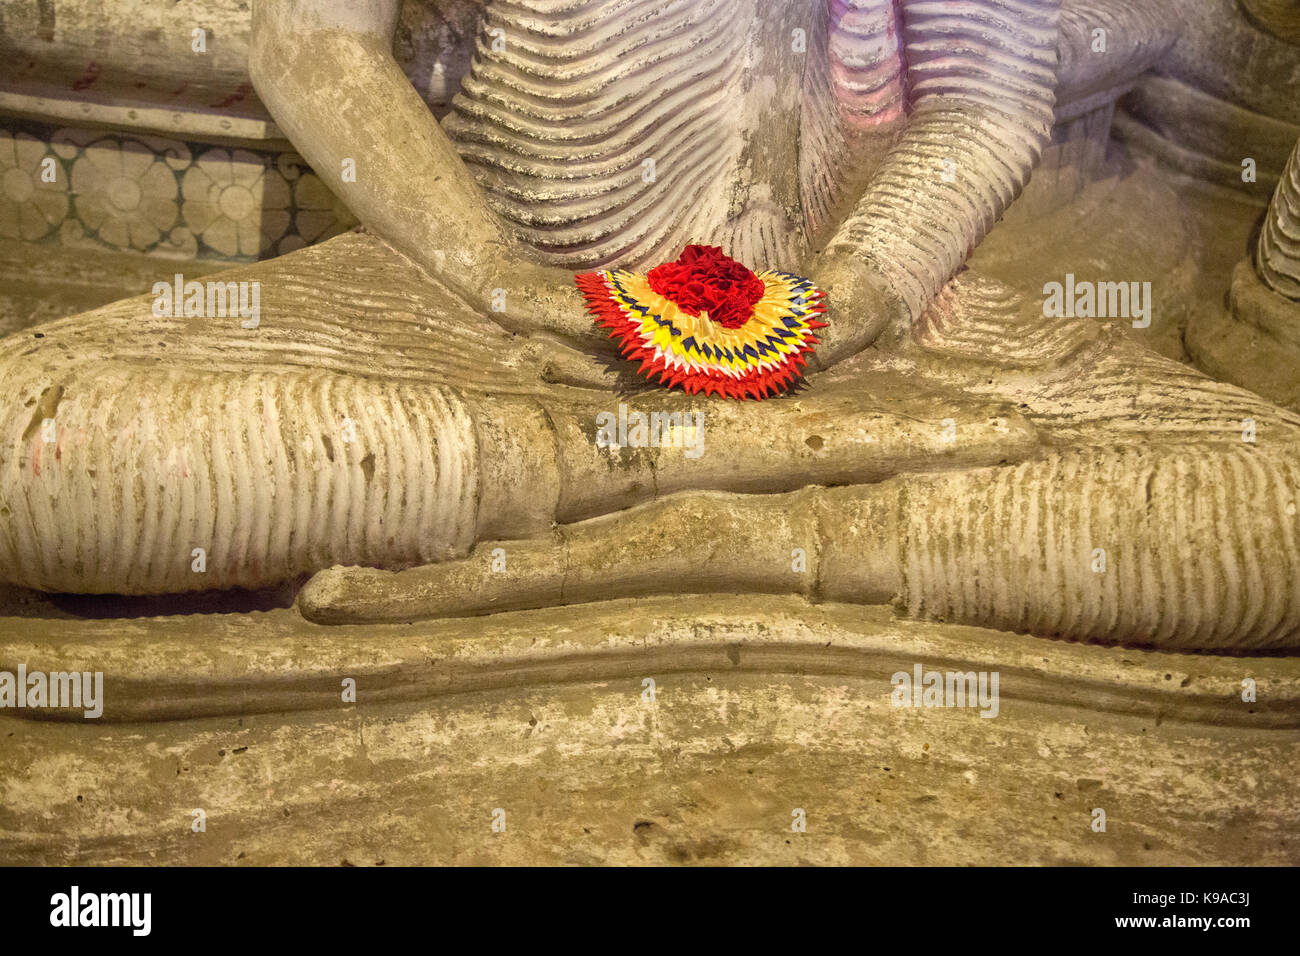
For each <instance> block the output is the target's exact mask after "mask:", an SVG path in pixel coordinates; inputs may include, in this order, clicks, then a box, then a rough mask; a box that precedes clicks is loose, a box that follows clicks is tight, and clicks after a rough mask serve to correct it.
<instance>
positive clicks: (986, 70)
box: [0, 0, 1300, 650]
mask: <svg viewBox="0 0 1300 956" xmlns="http://www.w3.org/2000/svg"><path fill="white" fill-rule="evenodd" d="M399 8H400V3H399V0H366V2H344V0H275V2H269V0H256V2H255V3H254V5H253V30H254V32H253V43H252V53H251V61H250V71H251V75H252V78H253V81H254V85H255V87H256V89H257V92H258V94H259V96H260V97H261V98H262V100H263V101H264V102H265V104H266V105H267V107H268V108H269V109H270V111H271V113H272V115H273V116H274V117H275V120H276V122H277V123H278V124H279V126H280V127H281V128H282V129H283V130H284V131H285V133H286V134H287V135H288V136H289V138H290V139H291V140H292V142H293V143H294V145H295V147H296V148H297V149H298V150H299V151H300V152H301V153H302V154H303V156H304V157H306V159H307V160H309V161H310V163H311V165H312V166H313V168H314V169H315V170H317V172H318V173H319V174H320V175H321V176H322V177H323V178H324V179H326V180H327V181H329V182H331V184H332V188H334V189H335V190H336V191H337V193H338V195H339V196H340V197H341V198H342V199H343V200H344V201H345V202H346V203H347V204H348V206H349V207H350V208H351V209H352V210H353V211H354V212H355V213H356V214H357V216H358V218H359V219H360V220H361V222H362V223H363V226H364V230H363V231H361V232H358V233H354V234H350V235H346V236H342V237H339V238H337V239H334V240H331V241H329V242H326V243H323V244H321V245H320V246H317V247H312V248H309V249H305V250H302V251H300V252H297V253H293V254H291V255H288V256H284V257H282V258H280V259H276V260H272V261H269V262H265V263H261V264H258V265H254V266H249V267H245V268H241V269H236V270H232V271H231V272H229V273H227V274H226V275H225V276H223V278H225V279H229V280H230V281H236V280H238V281H256V282H258V283H260V291H261V298H260V302H261V319H260V322H259V323H257V325H256V327H255V328H252V329H250V328H245V327H242V326H241V324H240V323H239V321H238V320H234V321H228V322H223V321H216V320H212V319H205V318H195V317H189V318H187V317H184V316H175V315H171V314H162V315H158V314H155V312H156V311H157V310H153V309H151V308H150V300H149V297H147V296H141V297H139V298H135V299H128V300H124V301H122V302H118V303H114V304H112V305H109V306H106V307H104V308H102V309H97V310H94V311H92V312H88V313H84V314H82V315H78V316H73V317H71V318H67V319H62V320H59V321H56V322H52V323H47V324H45V325H42V326H40V327H37V328H34V329H28V330H24V331H23V332H20V333H16V334H15V335H13V336H10V337H9V338H7V339H6V340H5V343H4V347H3V349H0V377H3V380H4V383H5V388H4V394H5V396H6V401H7V403H6V406H5V407H6V412H5V414H4V415H3V416H0V579H2V580H4V581H5V582H8V583H11V584H16V585H21V586H26V587H31V588H36V589H39V590H45V591H56V592H58V591H64V592H94V593H121V594H164V593H174V592H183V591H191V590H202V589H212V588H233V587H243V588H258V587H265V586H269V585H274V584H279V583H283V582H286V581H295V580H299V579H301V578H304V577H305V576H307V575H312V577H311V579H310V580H309V581H308V582H307V583H306V585H305V586H304V587H303V589H302V591H301V594H300V596H299V606H300V608H301V610H302V612H303V613H304V614H305V615H307V616H308V617H310V618H312V619H314V620H317V621H324V622H332V621H368V620H410V619H415V618H420V617H431V616H455V615H463V614H482V613H490V612H492V611H495V610H501V609H507V608H525V607H540V606H546V605H553V604H566V603H573V602H583V601H593V600H600V599H604V598H612V597H626V596H641V595H649V594H659V593H688V594H689V593H710V592H742V593H743V592H746V591H756V592H797V593H802V594H805V595H807V596H808V597H810V598H812V599H815V600H834V601H842V602H849V603H854V602H856V603H863V604H880V603H892V604H893V605H894V606H895V608H896V609H897V610H898V612H899V613H901V614H905V615H910V616H915V617H921V618H929V619H938V620H946V621H954V622H964V623H971V624H980V625H985V626H989V627H997V628H1002V629H1009V630H1020V631H1028V632H1030V633H1034V634H1040V635H1043V636H1063V637H1071V638H1079V639H1092V640H1101V641H1107V642H1112V643H1123V644H1139V645H1154V646H1160V647H1167V648H1176V649H1187V650H1192V649H1220V650H1225V649H1232V650H1237V649H1246V648H1289V647H1295V646H1297V643H1298V642H1300V548H1297V539H1298V538H1300V517H1297V511H1298V508H1297V506H1298V503H1300V472H1298V471H1297V466H1296V463H1295V462H1296V454H1295V453H1296V450H1297V448H1298V447H1300V416H1297V415H1296V414H1295V413H1294V412H1292V411H1289V410H1286V409H1284V408H1281V407H1278V406H1276V405H1274V404H1272V403H1270V402H1269V401H1267V400H1265V399H1264V398H1261V397H1260V396H1258V395H1256V394H1254V393H1252V392H1250V391H1248V390H1247V389H1245V388H1242V387H1240V386H1237V385H1230V384H1225V383H1221V382H1219V381H1216V380H1214V379H1212V378H1210V377H1208V376H1206V375H1203V374H1201V373H1199V372H1198V371H1196V370H1195V369H1194V368H1192V367H1190V366H1188V365H1186V364H1184V363H1181V362H1179V361H1176V360H1175V359H1173V358H1170V357H1167V356H1164V355H1161V354H1158V353H1157V352H1156V351H1154V350H1152V349H1149V348H1147V347H1146V346H1144V345H1143V344H1142V342H1141V341H1140V340H1138V339H1136V338H1135V337H1134V336H1133V335H1131V334H1127V331H1126V330H1125V329H1122V328H1120V327H1118V326H1117V325H1115V324H1114V323H1111V324H1104V323H1100V322H1097V321H1095V320H1093V319H1092V318H1088V316H1089V315H1090V314H1095V313H1081V314H1076V313H1075V311H1074V310H1071V311H1070V313H1069V314H1068V315H1066V314H1060V313H1059V312H1057V311H1056V310H1053V309H1048V308H1045V306H1044V301H1043V292H1044V289H1043V282H1042V280H1041V276H1038V275H1037V274H1035V273H1033V272H1025V273H1017V272H1015V270H1009V269H1007V268H1001V267H999V266H998V265H997V264H996V263H993V262H992V261H991V260H982V259H981V255H980V253H979V252H977V247H979V246H980V245H981V243H982V242H983V240H984V239H985V237H986V236H987V235H988V234H989V233H990V231H991V230H993V228H994V226H995V224H997V223H998V221H999V219H1000V218H1001V217H1002V216H1003V215H1004V214H1005V213H1007V212H1008V210H1009V209H1010V208H1011V207H1012V204H1013V203H1014V202H1015V201H1016V199H1017V197H1018V196H1020V195H1021V193H1022V191H1023V190H1024V189H1025V187H1026V185H1027V184H1028V183H1029V181H1030V177H1031V173H1032V172H1033V170H1034V168H1035V165H1036V164H1037V163H1038V162H1039V159H1040V156H1041V155H1042V153H1043V151H1044V149H1045V148H1046V147H1048V145H1049V141H1050V136H1051V131H1052V128H1053V123H1054V108H1055V105H1056V103H1057V97H1058V93H1059V91H1060V84H1061V82H1063V80H1062V79H1061V76H1062V70H1061V69H1060V67H1061V64H1060V62H1059V56H1060V50H1061V48H1062V43H1063V38H1064V37H1065V36H1066V34H1067V32H1069V31H1072V32H1070V36H1072V37H1075V38H1076V39H1077V38H1078V37H1079V36H1083V37H1087V36H1089V34H1090V32H1091V31H1090V21H1089V19H1088V17H1081V16H1074V17H1073V18H1071V8H1070V5H1069V4H1067V5H1066V7H1065V9H1064V10H1063V9H1062V5H1061V3H1060V2H1059V0H944V2H939V0H901V2H896V0H781V2H779V3H773V2H760V0H653V2H646V0H512V2H510V3H498V2H495V0H488V2H487V3H486V4H485V7H484V13H483V24H484V29H483V31H482V33H481V34H480V36H479V37H478V38H477V40H476V47H475V50H474V54H473V58H472V64H471V68H470V70H469V73H468V75H467V76H466V77H465V79H464V81H463V84H462V88H461V91H460V93H459V95H458V96H457V98H456V100H455V103H454V108H453V110H452V111H451V113H450V114H449V115H448V116H447V117H446V118H445V119H444V120H443V121H442V122H441V123H439V122H437V121H435V119H434V118H433V117H432V116H431V115H430V114H429V112H428V110H427V107H426V105H425V103H424V102H423V101H422V100H421V99H420V97H419V96H418V95H417V94H416V92H415V91H414V90H413V89H412V87H411V85H410V83H409V81H408V80H407V78H406V77H405V75H404V74H403V73H402V72H401V71H400V70H399V69H398V67H397V65H396V64H395V62H394V60H393V57H392V53H391V44H392V36H393V31H394V28H395V23H396V20H397V16H398V13H399ZM1087 10H1088V16H1089V17H1092V16H1096V15H1104V17H1103V18H1104V20H1105V22H1106V23H1112V24H1113V23H1119V24H1123V25H1125V27H1126V29H1127V30H1128V35H1129V39H1130V40H1131V41H1132V42H1131V46H1132V47H1133V49H1137V50H1145V51H1147V52H1146V53H1139V54H1134V55H1137V56H1142V55H1147V56H1154V55H1155V53H1156V52H1158V50H1159V49H1161V48H1162V45H1164V46H1167V44H1168V43H1169V42H1171V41H1172V34H1171V33H1170V31H1171V30H1172V29H1173V25H1172V22H1171V21H1170V20H1169V18H1167V17H1165V16H1163V15H1162V13H1161V8H1160V5H1159V4H1157V3H1149V4H1132V3H1119V2H1114V3H1110V2H1108V0H1094V2H1091V3H1089V4H1088V5H1087ZM1098 10H1100V11H1101V14H1097V11H1098ZM1138 36H1140V37H1143V39H1140V40H1133V37H1138ZM1065 215H1066V216H1067V217H1068V213H1066V214H1065ZM699 246H704V247H709V248H714V249H716V250H717V252H716V253H715V254H714V255H715V258H716V259H717V261H722V257H725V260H726V261H727V262H728V263H742V264H743V265H744V267H746V268H747V269H748V270H752V274H753V275H754V276H763V275H766V274H770V273H773V272H780V273H782V274H788V275H793V276H798V277H803V278H806V279H807V280H808V281H809V282H810V283H811V284H812V285H814V286H815V287H816V288H817V289H818V290H819V291H820V292H821V294H822V301H823V303H824V305H825V310H826V311H825V314H824V318H825V322H826V326H825V328H819V329H818V330H817V333H818V335H817V337H818V339H819V342H818V343H817V345H816V349H815V351H813V352H811V353H810V354H808V355H807V356H805V358H806V361H807V367H806V371H807V375H806V378H804V379H803V380H802V381H801V382H799V383H798V385H797V387H796V388H795V389H794V390H793V391H791V392H789V393H788V394H783V395H779V396H773V397H767V398H765V399H764V400H761V401H736V400H733V399H731V398H728V397H724V396H719V395H717V394H688V393H686V392H684V391H682V390H681V389H672V388H664V387H656V386H653V385H649V386H647V385H646V384H645V383H643V382H642V381H640V380H639V379H638V378H637V376H636V369H635V366H634V365H630V364H629V363H627V362H626V361H625V360H624V359H623V358H622V357H621V356H620V354H619V351H618V349H617V347H616V346H615V343H613V342H612V341H611V339H610V336H609V334H608V332H607V331H606V330H605V329H602V328H601V327H600V326H599V325H598V324H597V323H596V322H594V321H593V319H592V316H591V315H590V314H589V307H590V301H589V300H588V299H586V298H584V295H583V292H582V290H581V289H580V288H579V287H578V285H577V284H576V283H575V281H574V275H575V273H582V274H584V275H596V276H606V277H609V276H614V277H617V276H620V275H641V274H644V273H648V272H649V271H650V270H652V269H653V268H655V267H656V266H658V265H660V264H662V263H665V262H668V261H671V260H673V259H674V258H675V257H677V256H678V254H679V253H680V252H681V250H682V249H683V248H687V247H699ZM1059 266H1060V268H1059V272H1060V274H1061V275H1062V276H1064V275H1065V274H1066V273H1071V274H1073V272H1075V271H1079V270H1078V269H1076V268H1075V266H1074V263H1072V262H1068V261H1067V262H1061V263H1059ZM728 268H731V267H730V266H728ZM1103 278H1104V277H1103ZM1115 278H1117V279H1118V278H1127V277H1115ZM1111 317H1112V318H1114V317H1115V316H1111ZM1121 318H1124V319H1127V316H1121ZM702 321H705V322H712V321H713V319H712V318H708V317H706V318H705V319H703V320H702ZM737 321H740V322H742V323H743V322H745V321H752V319H751V318H748V317H746V316H743V315H742V316H741V317H740V318H739V319H738V320H737ZM1121 324H1123V323H1121ZM704 328H706V329H707V328H708V327H707V326H704ZM619 404H626V405H627V406H628V408H629V409H631V410H632V411H634V412H647V411H664V412H669V413H683V414H687V413H689V414H691V415H693V416H694V415H696V414H698V415H699V416H700V418H699V419H698V420H699V421H701V422H702V423H703V424H702V426H701V427H703V429H704V430H705V434H706V436H707V438H706V446H705V448H706V450H705V452H704V454H702V455H700V456H699V457H697V458H691V457H687V456H685V455H683V454H682V453H681V450H680V448H674V447H658V448H654V447H651V448H646V449H638V450H637V452H636V453H635V454H631V453H628V454H611V451H610V449H609V448H608V447H606V446H605V444H604V443H602V442H599V441H597V437H596V431H597V428H596V420H597V418H598V416H599V415H601V414H602V413H603V412H607V411H608V410H610V409H613V408H616V407H617V406H618V405H619ZM50 422H53V426H52V427H50V426H48V423H50ZM796 551H799V552H802V553H803V554H804V555H805V557H806V559H807V564H806V569H805V570H804V571H802V572H801V573H792V563H791V555H792V553H795V552H796ZM498 552H499V553H500V554H502V555H504V556H505V566H506V567H507V568H508V569H509V570H508V571H505V572H503V571H502V569H501V566H500V565H499V563H497V562H495V561H494V560H493V559H492V558H491V556H492V555H494V554H497V553H498Z"/></svg>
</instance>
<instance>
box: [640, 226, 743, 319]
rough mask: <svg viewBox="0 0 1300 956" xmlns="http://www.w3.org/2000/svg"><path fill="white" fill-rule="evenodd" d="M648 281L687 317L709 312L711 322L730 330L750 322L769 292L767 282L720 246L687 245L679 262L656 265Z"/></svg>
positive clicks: (649, 274)
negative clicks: (724, 251)
mask: <svg viewBox="0 0 1300 956" xmlns="http://www.w3.org/2000/svg"><path fill="white" fill-rule="evenodd" d="M646 279H648V280H649V282H650V288H651V289H653V290H654V291H655V293H656V294H658V295H661V296H663V297H664V298H665V299H668V300H670V301H672V302H673V303H675V304H676V305H677V307H678V308H679V309H681V310H682V311H683V312H685V313H686V314H687V315H699V314H700V313H701V312H708V313H709V319H710V320H711V321H713V322H717V323H718V324H719V325H721V326H723V327H724V328H728V329H738V328H740V327H741V326H742V325H744V324H745V323H746V322H748V321H749V317H750V316H751V315H753V314H754V305H755V303H757V302H758V301H759V300H760V299H761V298H763V294H764V292H766V286H764V284H763V280H762V279H760V278H759V277H758V276H756V275H754V273H752V272H750V271H749V270H748V269H746V268H745V267H744V266H743V265H742V264H741V263H739V262H737V261H736V260H735V259H732V258H731V257H729V256H726V255H724V254H723V252H722V248H721V247H720V246H687V247H686V248H685V249H683V250H682V254H681V255H680V256H678V257H677V261H676V262H665V263H664V264H663V265H661V266H655V267H654V268H653V269H651V270H650V272H649V273H648V274H647V275H646Z"/></svg>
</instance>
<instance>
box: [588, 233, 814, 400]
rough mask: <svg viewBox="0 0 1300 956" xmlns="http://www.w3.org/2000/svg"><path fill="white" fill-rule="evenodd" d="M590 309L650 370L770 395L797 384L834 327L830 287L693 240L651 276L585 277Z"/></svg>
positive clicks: (677, 380) (668, 377)
mask: <svg viewBox="0 0 1300 956" xmlns="http://www.w3.org/2000/svg"><path fill="white" fill-rule="evenodd" d="M577 283H578V288H579V289H580V290H581V291H582V294H583V295H584V296H585V297H586V299H587V309H588V311H590V312H591V313H592V315H593V317H594V319H595V321H596V324H597V325H599V326H601V327H602V328H605V329H608V330H609V333H610V337H611V338H614V339H617V340H618V341H619V343H620V344H621V346H622V351H623V354H624V355H625V356H626V357H627V358H630V359H633V360H640V362H641V368H640V371H641V373H642V374H644V375H645V376H646V377H647V378H650V377H651V376H654V375H657V376H658V378H659V381H660V382H662V383H664V384H666V385H669V386H673V385H680V386H681V387H682V388H684V389H685V390H686V391H687V392H691V393H698V392H703V393H704V394H706V395H710V394H717V395H725V396H727V397H730V398H766V397H767V396H769V395H776V394H779V393H781V392H784V391H785V390H786V389H788V388H789V387H790V386H791V385H792V384H793V383H794V381H795V379H796V378H797V377H798V375H799V374H800V373H799V370H800V368H802V366H803V364H804V362H805V358H804V355H805V353H808V352H811V351H812V350H813V347H814V346H816V345H817V337H816V336H815V335H814V334H813V333H814V332H815V331H816V330H817V329H821V328H825V327H826V323H825V322H822V321H819V320H818V318H817V317H818V316H819V315H821V314H823V313H824V312H825V311H826V306H825V304H824V303H823V302H822V301H821V299H822V292H821V290H820V289H817V288H816V287H815V286H813V284H812V282H810V281H809V280H807V279H805V278H802V277H801V276H796V275H791V274H789V273H787V272H775V271H771V270H765V271H763V272H759V273H754V272H751V271H750V270H749V269H747V268H746V267H745V266H743V265H742V264H741V263H739V262H737V261H736V260H735V259H732V258H730V257H728V256H726V255H724V254H723V252H722V249H721V248H719V247H718V246H696V245H692V246H687V247H686V248H685V249H684V250H683V251H682V254H681V255H680V256H679V257H678V258H677V261H675V262H665V263H664V264H663V265H660V266H656V267H655V268H653V269H651V270H650V272H649V273H648V274H646V275H641V274H639V273H633V272H625V271H622V270H613V271H604V272H587V273H583V274H581V275H579V276H578V277H577Z"/></svg>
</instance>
